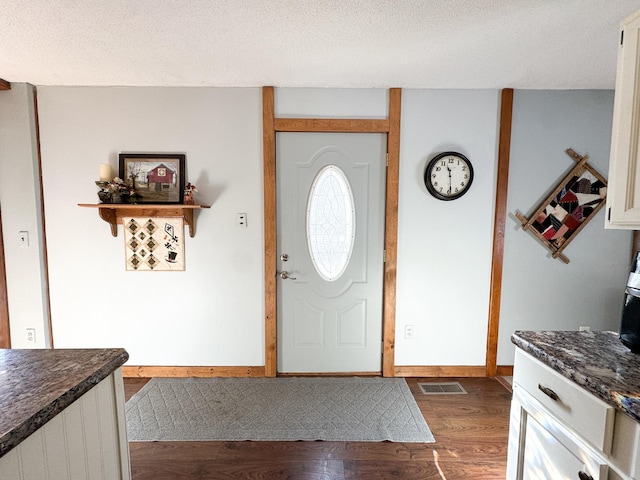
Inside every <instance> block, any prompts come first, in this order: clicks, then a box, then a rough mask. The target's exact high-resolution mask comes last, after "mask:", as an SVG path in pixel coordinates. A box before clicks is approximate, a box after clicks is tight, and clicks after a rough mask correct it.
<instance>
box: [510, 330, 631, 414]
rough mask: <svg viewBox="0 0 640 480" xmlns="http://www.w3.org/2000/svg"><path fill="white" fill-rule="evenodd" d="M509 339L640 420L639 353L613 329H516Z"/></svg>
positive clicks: (597, 395)
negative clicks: (550, 330) (537, 330)
mask: <svg viewBox="0 0 640 480" xmlns="http://www.w3.org/2000/svg"><path fill="white" fill-rule="evenodd" d="M511 341H512V342H513V343H514V344H515V345H516V346H518V347H520V348H521V349H522V350H524V351H525V352H527V353H529V354H531V355H532V356H533V357H535V358H537V359H538V360H540V361H541V362H542V363H544V364H546V365H548V366H549V367H551V368H552V369H554V370H555V371H557V372H558V373H560V374H561V375H563V376H564V377H566V378H568V379H569V380H572V381H573V382H575V383H577V384H578V385H580V386H581V387H583V388H584V389H585V390H587V391H589V392H590V393H592V394H594V395H595V396H596V397H598V398H600V399H602V400H604V401H605V402H607V403H608V404H610V405H612V406H614V407H615V408H617V409H618V410H620V411H622V412H624V413H626V414H627V415H629V416H630V417H631V418H633V419H634V420H636V421H638V422H640V355H638V354H635V353H631V351H630V350H629V349H628V348H627V347H625V346H624V345H622V343H621V342H620V340H619V339H618V334H617V333H615V332H575V331H574V332H560V331H559V332H515V333H514V334H513V335H512V336H511Z"/></svg>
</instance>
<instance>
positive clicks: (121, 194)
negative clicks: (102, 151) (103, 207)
mask: <svg viewBox="0 0 640 480" xmlns="http://www.w3.org/2000/svg"><path fill="white" fill-rule="evenodd" d="M96 185H98V187H100V190H99V191H98V198H99V199H100V201H101V202H102V203H137V199H138V194H137V193H136V191H135V190H134V189H133V188H132V187H129V186H128V185H126V184H125V183H124V180H122V179H121V178H120V177H115V178H114V179H113V180H111V181H110V182H96Z"/></svg>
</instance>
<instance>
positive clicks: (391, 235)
mask: <svg viewBox="0 0 640 480" xmlns="http://www.w3.org/2000/svg"><path fill="white" fill-rule="evenodd" d="M401 104H402V90H401V89H400V88H391V89H389V113H388V118H386V119H359V118H353V119H328V118H276V116H275V96H274V88H273V87H263V89H262V135H263V155H264V158H263V161H264V165H263V167H264V179H263V180H264V283H265V360H264V362H265V363H264V365H265V375H266V376H267V377H275V376H276V375H277V373H278V372H277V369H278V365H277V363H278V362H277V348H278V345H277V335H278V329H277V325H278V324H277V285H276V261H277V255H276V247H277V244H276V242H277V226H276V133H277V132H324V133H329V132H331V133H385V134H386V135H387V175H386V177H387V178H386V198H385V236H384V249H385V263H384V286H383V311H382V325H383V327H382V342H383V348H382V372H381V373H382V375H383V376H385V377H393V376H395V368H394V367H395V358H394V353H395V323H396V262H397V246H398V180H399V173H400V114H401Z"/></svg>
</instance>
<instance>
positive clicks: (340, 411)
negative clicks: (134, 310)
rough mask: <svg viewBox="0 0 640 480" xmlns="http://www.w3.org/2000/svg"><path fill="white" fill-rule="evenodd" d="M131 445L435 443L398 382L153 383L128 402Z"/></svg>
mask: <svg viewBox="0 0 640 480" xmlns="http://www.w3.org/2000/svg"><path fill="white" fill-rule="evenodd" d="M126 416H127V431H128V434H129V441H131V442H149V441H157V440H160V441H188V440H192V441H196V440H200V441H204V440H227V441H241V440H265V441H279V440H291V441H294V440H327V441H354V442H381V441H385V440H388V441H392V442H420V443H432V442H434V441H435V440H434V438H433V435H432V433H431V431H430V430H429V427H428V426H427V423H426V422H425V420H424V417H423V416H422V414H421V413H420V410H419V409H418V405H417V404H416V402H415V399H414V398H413V395H412V394H411V392H410V390H409V387H408V386H407V382H406V381H405V380H404V379H402V378H360V377H351V378H347V377H339V378H326V377H321V378H308V377H288V378H159V379H152V380H151V381H149V383H147V384H146V385H145V386H144V387H142V389H141V390H140V391H139V392H137V393H136V394H135V395H133V396H132V397H131V399H130V400H129V401H128V402H127V404H126Z"/></svg>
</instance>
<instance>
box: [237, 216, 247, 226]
mask: <svg viewBox="0 0 640 480" xmlns="http://www.w3.org/2000/svg"><path fill="white" fill-rule="evenodd" d="M236 221H237V222H238V227H242V228H245V227H246V226H247V214H246V213H238V214H237V215H236Z"/></svg>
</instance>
